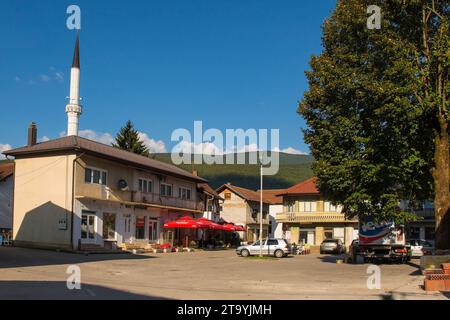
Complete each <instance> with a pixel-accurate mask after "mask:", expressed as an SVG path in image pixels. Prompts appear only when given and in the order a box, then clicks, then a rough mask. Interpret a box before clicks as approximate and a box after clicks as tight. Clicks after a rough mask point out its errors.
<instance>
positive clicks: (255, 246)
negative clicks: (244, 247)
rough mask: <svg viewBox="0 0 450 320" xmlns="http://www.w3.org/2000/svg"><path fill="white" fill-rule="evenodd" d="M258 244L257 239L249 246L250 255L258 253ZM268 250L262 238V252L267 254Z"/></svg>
mask: <svg viewBox="0 0 450 320" xmlns="http://www.w3.org/2000/svg"><path fill="white" fill-rule="evenodd" d="M260 248H261V247H260V245H259V240H258V241H256V242H255V243H254V244H252V246H251V247H250V253H251V254H252V255H258V254H259V251H260ZM267 252H268V248H267V243H266V241H264V240H263V254H264V255H265V254H267Z"/></svg>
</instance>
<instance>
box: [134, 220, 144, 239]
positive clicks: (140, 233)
mask: <svg viewBox="0 0 450 320" xmlns="http://www.w3.org/2000/svg"><path fill="white" fill-rule="evenodd" d="M136 239H139V240H143V239H145V216H137V217H136Z"/></svg>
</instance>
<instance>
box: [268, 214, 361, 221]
mask: <svg viewBox="0 0 450 320" xmlns="http://www.w3.org/2000/svg"><path fill="white" fill-rule="evenodd" d="M276 220H277V221H278V222H297V223H317V222H357V221H358V220H357V219H351V220H349V219H346V218H345V216H344V214H343V213H339V212H282V213H277V215H276Z"/></svg>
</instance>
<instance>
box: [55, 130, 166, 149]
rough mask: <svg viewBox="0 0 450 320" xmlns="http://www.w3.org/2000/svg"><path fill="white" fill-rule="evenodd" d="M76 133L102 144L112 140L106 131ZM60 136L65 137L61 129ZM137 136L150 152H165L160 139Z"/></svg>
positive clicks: (140, 133)
mask: <svg viewBox="0 0 450 320" xmlns="http://www.w3.org/2000/svg"><path fill="white" fill-rule="evenodd" d="M78 135H79V136H80V137H82V138H86V139H89V140H93V141H97V142H100V143H103V144H107V145H111V144H112V143H113V142H114V137H113V136H112V135H111V134H110V133H107V132H96V131H94V130H91V129H86V130H80V131H78ZM59 136H60V137H65V136H66V132H65V131H62V132H60V134H59ZM139 138H140V139H141V140H142V141H143V142H144V144H145V146H146V147H147V148H148V149H149V150H150V153H166V152H167V149H166V144H165V143H164V141H162V140H158V141H156V140H154V139H151V138H150V137H149V136H148V134H146V133H143V132H139Z"/></svg>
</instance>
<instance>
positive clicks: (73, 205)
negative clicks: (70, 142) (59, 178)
mask: <svg viewBox="0 0 450 320" xmlns="http://www.w3.org/2000/svg"><path fill="white" fill-rule="evenodd" d="M84 155H85V152H83V153H82V154H80V155H78V156H76V157H75V159H73V162H72V210H71V215H70V248H71V249H74V248H73V221H74V216H75V212H74V209H75V163H76V162H77V161H78V159H80V158H81V157H82V156H84ZM78 249H79V248H78Z"/></svg>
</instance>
